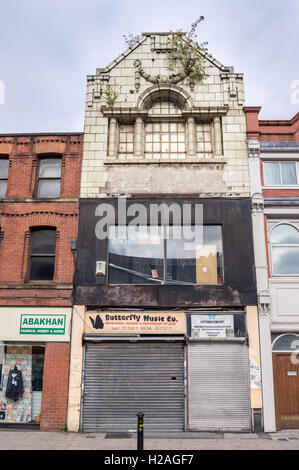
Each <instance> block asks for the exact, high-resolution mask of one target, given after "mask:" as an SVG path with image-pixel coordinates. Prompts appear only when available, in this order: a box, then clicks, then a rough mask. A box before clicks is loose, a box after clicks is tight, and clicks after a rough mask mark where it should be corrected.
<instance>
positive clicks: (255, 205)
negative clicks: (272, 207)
mask: <svg viewBox="0 0 299 470" xmlns="http://www.w3.org/2000/svg"><path fill="white" fill-rule="evenodd" d="M264 204H265V201H264V197H263V195H262V194H260V193H255V194H254V195H253V196H252V198H251V209H252V212H253V213H257V212H259V213H261V212H264Z"/></svg>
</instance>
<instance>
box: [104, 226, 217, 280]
mask: <svg viewBox="0 0 299 470" xmlns="http://www.w3.org/2000/svg"><path fill="white" fill-rule="evenodd" d="M134 228H135V227H134ZM134 228H131V227H114V226H112V227H110V231H109V283H110V284H156V285H159V284H184V285H217V284H222V283H223V262H222V233H221V227H220V226H204V227H139V228H135V229H136V230H135V231H133V230H134ZM126 229H127V230H126ZM190 234H192V236H193V239H191V238H190Z"/></svg>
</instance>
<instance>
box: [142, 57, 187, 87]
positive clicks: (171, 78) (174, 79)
mask: <svg viewBox="0 0 299 470" xmlns="http://www.w3.org/2000/svg"><path fill="white" fill-rule="evenodd" d="M134 65H135V69H136V71H135V89H136V91H138V90H139V87H140V78H139V77H140V76H141V77H142V78H144V79H145V80H146V81H147V82H150V83H153V84H155V85H157V84H162V85H170V84H172V85H176V84H177V83H180V82H182V81H183V80H184V79H185V78H186V77H187V75H186V74H185V73H176V74H171V75H168V76H165V75H151V74H150V73H147V72H146V71H145V70H144V69H143V68H142V67H141V62H140V60H139V59H137V60H135V62H134ZM137 76H138V78H139V81H138V80H136V79H137Z"/></svg>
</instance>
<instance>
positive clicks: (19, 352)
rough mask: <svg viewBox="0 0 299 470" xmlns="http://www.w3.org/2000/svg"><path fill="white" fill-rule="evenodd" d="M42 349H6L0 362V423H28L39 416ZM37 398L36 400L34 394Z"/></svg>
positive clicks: (23, 347) (26, 347) (19, 347)
mask: <svg viewBox="0 0 299 470" xmlns="http://www.w3.org/2000/svg"><path fill="white" fill-rule="evenodd" d="M43 353H44V348H43V347H39V348H37V347H35V346H15V345H11V346H9V345H6V346H5V348H4V353H3V359H2V388H1V390H0V421H1V422H5V423H29V422H30V421H32V419H34V416H33V415H34V413H33V411H34V410H33V408H34V409H35V413H36V414H38V413H39V412H40V403H41V390H42V375H43V357H44V355H43ZM36 392H38V394H39V395H40V396H39V397H38V399H37V397H36V395H35V393H36Z"/></svg>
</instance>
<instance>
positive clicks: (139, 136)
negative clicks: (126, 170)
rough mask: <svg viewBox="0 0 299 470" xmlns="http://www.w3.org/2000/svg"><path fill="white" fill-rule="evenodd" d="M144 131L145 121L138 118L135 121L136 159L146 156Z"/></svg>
mask: <svg viewBox="0 0 299 470" xmlns="http://www.w3.org/2000/svg"><path fill="white" fill-rule="evenodd" d="M143 129H144V126H143V119H142V118H141V117H137V118H136V120H135V125H134V156H135V157H143V156H144V148H143V141H144V138H143V134H144V131H143Z"/></svg>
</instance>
